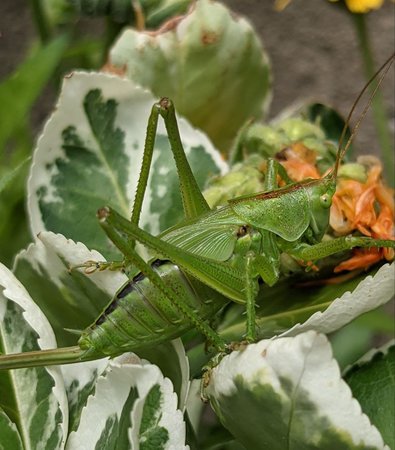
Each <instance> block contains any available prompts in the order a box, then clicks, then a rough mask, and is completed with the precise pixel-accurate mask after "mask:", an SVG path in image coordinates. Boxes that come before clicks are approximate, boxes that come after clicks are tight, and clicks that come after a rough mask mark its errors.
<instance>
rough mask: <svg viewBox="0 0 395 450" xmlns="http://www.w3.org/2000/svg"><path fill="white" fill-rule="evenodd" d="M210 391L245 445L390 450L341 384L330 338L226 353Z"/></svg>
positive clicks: (267, 343)
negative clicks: (385, 449)
mask: <svg viewBox="0 0 395 450" xmlns="http://www.w3.org/2000/svg"><path fill="white" fill-rule="evenodd" d="M206 394H207V395H208V397H209V399H210V402H211V404H212V406H213V408H214V410H215V411H216V413H217V414H218V416H219V418H220V420H221V422H222V423H223V424H224V426H225V427H226V428H228V429H229V430H230V431H231V432H232V434H234V436H235V437H236V440H238V441H239V442H240V443H241V444H243V445H244V446H245V448H251V449H252V448H268V449H269V448H270V450H285V449H289V448H292V449H294V450H297V449H301V450H313V449H317V450H326V449H328V450H333V449H336V450H346V449H353V450H355V449H358V450H368V449H371V450H373V449H384V448H387V447H386V446H385V445H384V443H383V440H382V437H381V435H380V433H379V432H378V430H377V429H376V428H375V427H374V426H373V425H371V423H370V422H369V419H368V417H367V416H366V415H364V414H363V413H362V412H361V408H360V406H359V404H358V403H357V402H356V401H355V400H354V399H353V398H352V396H351V392H350V389H349V388H348V386H347V384H346V383H345V382H344V381H343V380H342V379H341V377H340V371H339V367H338V365H337V363H336V361H335V360H334V359H333V358H332V352H331V348H330V345H329V343H328V341H327V339H326V337H325V336H324V335H319V334H317V333H315V332H313V331H309V332H307V333H303V334H301V335H299V336H296V337H293V338H278V339H274V340H273V339H272V340H264V341H261V342H259V343H257V344H253V345H249V346H247V348H245V349H243V350H240V351H236V352H233V353H232V354H230V355H228V356H225V357H224V358H223V359H222V361H221V362H220V363H219V365H218V366H217V367H215V368H214V369H213V370H212V371H211V374H210V379H209V385H208V388H207V390H206Z"/></svg>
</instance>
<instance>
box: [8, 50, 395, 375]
mask: <svg viewBox="0 0 395 450" xmlns="http://www.w3.org/2000/svg"><path fill="white" fill-rule="evenodd" d="M393 60H394V55H393V56H392V57H391V58H390V59H389V60H387V62H386V63H385V64H384V65H383V66H382V67H381V69H380V70H379V71H378V72H377V74H379V73H382V75H381V77H380V79H379V81H378V83H377V86H376V88H375V90H377V89H378V87H379V85H380V84H381V82H382V80H383V78H384V76H385V73H386V72H387V71H388V69H389V67H390V65H391V64H392V62H393ZM374 79H375V77H373V78H372V80H370V82H368V84H367V85H366V86H365V88H364V89H363V91H362V92H361V94H360V95H359V97H358V98H357V100H356V102H355V104H354V106H353V108H352V110H351V111H350V114H349V117H348V118H347V121H346V126H345V128H344V131H343V134H342V137H341V139H340V143H339V147H338V152H337V157H336V163H335V166H334V168H333V170H332V171H331V172H330V173H329V174H327V175H326V176H324V177H323V178H321V179H319V180H311V179H308V180H304V181H302V182H298V183H291V182H290V180H289V179H288V180H287V181H288V182H289V184H288V185H286V186H285V187H283V188H278V185H277V181H276V180H277V173H280V175H281V176H282V178H283V179H287V175H286V173H285V170H284V169H283V167H282V166H281V165H279V163H277V162H276V161H275V160H269V161H268V167H267V174H266V178H265V190H264V191H263V192H261V193H257V194H254V195H247V196H242V197H238V198H235V199H232V200H230V201H229V202H228V204H227V205H226V206H224V207H221V208H219V209H215V210H210V208H209V206H208V205H207V203H206V201H205V199H204V197H203V195H202V193H201V191H200V190H199V187H198V185H197V183H196V180H195V178H194V176H193V173H192V171H191V168H190V166H189V164H188V161H187V159H186V157H185V153H184V150H183V147H182V143H181V138H180V135H179V132H178V127H177V121H176V117H175V111H174V106H173V104H172V102H171V101H170V100H169V99H167V98H163V99H161V100H160V101H159V102H158V103H157V104H155V105H154V106H153V108H152V112H151V115H150V118H149V121H148V127H147V137H146V142H145V148H144V157H143V163H142V168H141V172H140V177H139V182H138V187H137V191H136V197H135V202H134V206H133V212H132V217H131V220H130V221H129V220H127V219H125V218H123V217H121V216H120V215H119V214H118V213H117V212H116V211H114V210H112V209H111V208H107V207H105V208H102V209H100V210H99V211H98V218H99V221H100V224H101V226H102V228H103V229H104V231H105V232H106V234H107V235H108V237H109V238H110V239H111V241H112V242H113V243H114V244H115V245H116V246H117V247H118V248H119V249H120V250H121V252H122V253H123V255H124V257H125V260H124V264H125V265H131V266H133V267H134V268H135V269H137V270H138V271H139V273H138V274H137V275H136V276H135V277H133V278H132V279H130V280H129V281H128V282H127V283H126V284H124V285H123V286H122V287H121V288H120V289H119V290H118V292H117V293H116V294H115V296H114V298H113V299H112V300H111V302H110V303H109V304H108V306H107V307H106V308H105V310H104V311H103V312H102V314H101V315H100V316H99V317H98V318H97V320H96V321H95V322H94V323H93V324H92V325H90V326H89V327H88V328H87V329H85V330H84V331H82V333H81V336H80V338H79V341H78V346H75V347H66V348H59V349H53V350H43V351H35V352H27V353H19V354H12V355H3V356H0V369H15V368H22V367H36V366H45V365H51V364H67V363H75V362H81V361H87V360H92V359H98V358H102V357H105V356H116V355H119V354H121V353H123V352H127V351H138V350H139V349H143V348H144V347H152V346H155V345H157V344H159V343H161V342H165V341H168V340H170V339H173V338H175V337H179V336H181V335H182V334H183V333H184V332H186V331H187V330H189V329H191V328H196V329H197V330H198V331H200V332H201V333H203V335H205V336H206V338H207V339H208V341H209V342H210V343H211V344H212V345H213V346H214V347H215V348H216V349H217V350H218V351H221V352H223V351H226V350H227V344H226V343H225V342H224V341H223V340H222V338H221V337H220V336H219V335H218V334H217V333H216V332H215V331H214V330H213V329H212V328H211V327H210V326H209V325H208V323H207V322H208V320H209V319H210V318H211V317H212V316H213V315H215V314H216V313H217V312H218V311H219V310H220V309H221V308H222V307H223V306H224V305H225V304H226V303H228V302H229V301H234V302H237V303H241V304H243V305H245V307H246V313H247V314H246V316H247V320H246V340H247V341H249V342H253V341H254V340H255V338H256V332H255V298H256V295H257V292H258V287H259V285H258V281H259V280H260V279H261V280H263V282H264V283H266V284H267V285H269V286H272V285H274V284H275V283H276V282H277V281H278V280H279V277H280V275H281V273H280V272H281V268H280V255H281V254H282V253H287V254H288V255H290V256H291V257H294V258H297V259H299V260H302V261H306V262H307V261H315V260H318V259H321V258H325V257H327V256H330V255H332V254H335V253H337V252H341V251H344V250H347V249H352V248H354V247H362V248H363V247H390V248H395V242H394V241H392V240H384V239H372V238H368V237H352V236H347V237H340V238H336V239H333V240H331V241H322V238H323V236H324V234H325V232H326V230H327V228H328V224H329V211H330V205H331V201H332V197H333V195H334V193H335V190H336V178H337V172H338V169H339V165H340V162H341V160H342V158H343V156H344V153H345V152H346V151H347V148H348V147H349V145H350V143H351V140H352V139H353V137H354V135H355V133H356V131H357V129H358V127H359V124H360V122H361V120H362V118H363V116H364V115H365V113H366V110H367V109H368V107H369V104H370V102H371V99H372V98H373V96H374V92H373V94H372V96H371V97H370V100H369V102H368V106H367V107H366V108H365V110H364V111H363V113H362V114H361V117H360V118H359V120H358V122H357V125H356V126H355V128H354V130H353V132H352V133H351V137H350V138H349V140H348V142H347V144H346V145H345V146H344V147H342V140H343V139H344V134H345V130H346V127H347V126H348V122H349V120H350V117H351V114H352V112H353V110H354V109H355V106H356V103H357V102H358V101H359V100H360V98H361V96H362V94H363V92H364V91H365V90H366V89H367V87H368V86H369V85H370V84H371V82H372V81H373V80H374ZM159 116H162V118H163V119H164V122H165V125H166V129H167V133H168V137H169V141H170V144H171V149H172V152H173V156H174V158H175V161H176V166H177V172H178V175H179V182H180V191H181V196H182V201H183V209H184V213H185V220H184V221H182V222H181V223H180V224H178V225H176V226H173V227H171V228H170V229H168V230H166V231H165V232H163V233H161V234H160V235H159V236H157V237H155V236H152V235H151V234H149V233H148V232H146V231H144V230H142V229H141V228H139V226H138V222H139V217H140V212H141V207H142V202H143V198H144V193H145V188H146V186H147V180H148V174H149V170H150V163H151V159H152V153H153V149H154V142H155V134H156V128H157V123H158V118H159ZM135 242H139V243H140V244H143V245H144V246H145V247H147V248H149V249H150V250H151V251H153V252H154V253H156V254H159V255H160V258H153V259H152V260H150V261H149V262H145V261H144V260H143V259H142V258H141V257H140V256H139V255H138V253H137V252H136V250H135V249H134V244H135ZM109 265H111V263H103V264H100V263H99V266H100V267H101V268H105V267H107V266H109Z"/></svg>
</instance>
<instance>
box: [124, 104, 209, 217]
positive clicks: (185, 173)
mask: <svg viewBox="0 0 395 450" xmlns="http://www.w3.org/2000/svg"><path fill="white" fill-rule="evenodd" d="M159 116H162V118H163V120H164V122H165V126H166V130H167V134H168V139H169V142H170V148H171V151H172V153H173V157H174V160H175V163H176V169H177V174H178V178H179V182H180V193H181V198H182V204H183V209H184V214H185V217H186V218H187V219H188V218H194V217H197V216H199V215H200V214H202V213H204V212H206V211H209V209H210V208H209V206H208V204H207V202H206V200H205V199H204V197H203V194H202V193H201V191H200V189H199V186H198V184H197V181H196V179H195V177H194V175H193V172H192V169H191V167H190V165H189V163H188V160H187V158H186V155H185V151H184V148H183V145H182V142H181V138H180V133H179V131H178V124H177V119H176V115H175V110H174V105H173V103H172V102H171V101H170V100H169V99H168V98H162V99H161V100H160V101H159V102H158V103H155V104H154V105H153V107H152V109H151V114H150V117H149V119H148V125H147V133H146V138H145V143H144V153H143V160H142V164H141V169H140V175H139V180H138V184H137V189H136V194H135V199H134V203H133V211H132V216H131V222H132V223H134V224H136V225H138V224H139V219H140V215H141V209H142V206H143V201H144V196H145V192H146V188H147V183H148V177H149V172H150V169H151V163H152V155H153V152H154V148H155V138H156V134H157V129H158V118H159Z"/></svg>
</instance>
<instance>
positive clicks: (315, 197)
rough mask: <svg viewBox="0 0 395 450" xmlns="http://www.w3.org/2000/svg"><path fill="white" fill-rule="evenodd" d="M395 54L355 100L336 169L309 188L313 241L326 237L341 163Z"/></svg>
mask: <svg viewBox="0 0 395 450" xmlns="http://www.w3.org/2000/svg"><path fill="white" fill-rule="evenodd" d="M394 59H395V54H393V55H392V56H391V57H390V58H388V59H387V61H386V62H385V63H384V64H383V65H382V66H381V67H380V69H379V70H378V71H377V72H376V73H375V74H374V76H373V77H372V78H371V79H370V80H369V81H368V82H367V83H366V85H365V86H364V87H363V89H362V91H361V92H360V94H359V95H358V97H357V99H356V100H355V102H354V104H353V106H352V108H351V110H350V112H349V114H348V116H347V119H346V122H345V124H344V127H343V130H342V133H341V136H340V139H339V145H338V149H337V154H336V161H335V165H334V168H333V170H332V171H331V172H329V174H327V175H326V176H324V177H323V178H322V179H321V180H320V181H319V182H318V183H317V184H315V183H311V184H310V186H309V185H308V186H309V187H308V188H307V192H308V195H309V197H310V206H311V218H310V226H309V229H310V231H311V233H312V236H310V239H311V240H313V241H314V240H315V241H320V240H321V239H322V237H323V236H324V234H325V232H326V230H327V228H328V225H329V214H330V210H329V207H330V206H331V204H332V198H333V196H334V194H335V191H336V181H337V176H338V172H339V167H340V163H341V161H342V160H343V157H344V155H345V154H346V152H347V150H348V149H349V147H350V145H351V143H352V141H353V139H354V137H355V135H356V133H357V130H358V128H359V126H360V124H361V122H362V120H363V118H364V117H365V115H366V113H367V111H368V109H369V108H370V105H371V103H372V101H373V98H374V96H375V95H376V92H377V90H378V89H379V87H380V85H381V83H382V81H383V80H384V77H385V75H386V74H387V72H388V70H389V68H390V67H391V65H392V63H393V62H394ZM377 77H379V79H378V81H377V83H376V86H375V87H374V89H373V90H372V92H371V95H370V97H369V100H368V102H367V104H366V106H365V107H364V109H363V111H362V112H361V114H360V116H359V118H358V120H357V123H356V125H355V126H354V128H353V129H352V131H351V134H350V136H349V138H348V140H347V142H346V143H345V144H344V146H343V141H344V139H345V136H346V133H347V130H348V127H349V125H350V119H351V117H352V115H353V113H354V110H355V108H356V106H357V104H358V103H359V101H360V100H361V98H362V96H363V95H364V93H365V92H366V90H367V89H368V88H369V86H370V85H371V84H372V83H373V82H374V81H375V80H376V79H377Z"/></svg>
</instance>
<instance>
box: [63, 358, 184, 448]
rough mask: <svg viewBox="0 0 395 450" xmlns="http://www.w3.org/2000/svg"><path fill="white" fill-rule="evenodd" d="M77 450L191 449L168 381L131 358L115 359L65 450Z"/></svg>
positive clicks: (152, 368)
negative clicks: (82, 449) (80, 449)
mask: <svg viewBox="0 0 395 450" xmlns="http://www.w3.org/2000/svg"><path fill="white" fill-rule="evenodd" d="M79 448H84V450H89V449H97V448H100V449H102V450H105V449H114V448H117V449H129V448H140V449H141V450H147V449H152V450H161V449H163V450H165V449H180V450H181V449H187V448H189V447H188V446H186V445H185V424H184V421H183V417H182V412H181V411H180V410H178V409H177V395H176V394H175V393H174V391H173V386H172V384H171V382H170V380H169V379H167V378H164V377H163V375H162V374H161V372H160V370H159V369H158V367H156V366H154V365H151V364H148V363H146V362H143V361H141V360H139V359H138V358H137V357H136V356H135V355H133V354H124V355H122V356H120V357H118V358H116V359H115V360H113V361H111V362H110V364H109V366H108V368H107V370H106V371H105V372H104V373H103V374H102V375H101V376H100V377H99V379H98V381H97V384H96V388H95V392H94V394H93V395H91V396H90V397H89V398H88V401H87V404H86V407H85V408H84V409H83V411H82V415H81V420H80V422H79V427H78V429H77V430H76V431H73V432H72V433H71V434H70V436H69V439H68V441H67V446H66V449H67V450H74V449H79Z"/></svg>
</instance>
